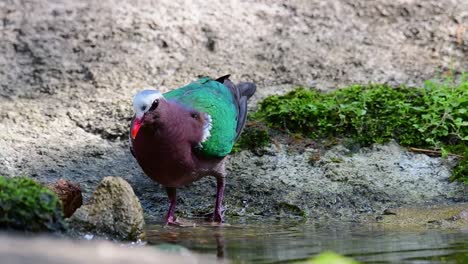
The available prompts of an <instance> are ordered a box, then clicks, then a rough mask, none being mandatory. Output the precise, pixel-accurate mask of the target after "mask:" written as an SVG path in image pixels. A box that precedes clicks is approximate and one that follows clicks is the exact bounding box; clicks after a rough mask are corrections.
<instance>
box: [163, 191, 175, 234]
mask: <svg viewBox="0 0 468 264" xmlns="http://www.w3.org/2000/svg"><path fill="white" fill-rule="evenodd" d="M166 192H167V197H169V210H168V211H167V215H166V221H165V223H164V224H166V225H177V222H176V217H175V215H174V213H175V207H176V202H177V195H176V188H174V187H166Z"/></svg>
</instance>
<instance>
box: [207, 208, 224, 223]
mask: <svg viewBox="0 0 468 264" xmlns="http://www.w3.org/2000/svg"><path fill="white" fill-rule="evenodd" d="M225 212H226V207H221V210H219V211H216V210H215V211H214V212H213V213H208V214H205V215H204V217H205V220H206V221H210V222H218V223H224V213H225Z"/></svg>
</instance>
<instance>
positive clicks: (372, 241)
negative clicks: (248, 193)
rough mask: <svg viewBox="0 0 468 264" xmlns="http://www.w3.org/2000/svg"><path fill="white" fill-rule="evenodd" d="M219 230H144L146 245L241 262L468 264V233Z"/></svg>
mask: <svg viewBox="0 0 468 264" xmlns="http://www.w3.org/2000/svg"><path fill="white" fill-rule="evenodd" d="M229 221H230V224H229V225H224V226H217V225H211V224H207V223H204V222H203V221H197V220H194V221H193V223H194V224H195V227H193V226H189V227H169V228H162V227H161V226H160V224H157V225H152V226H149V227H148V231H147V237H148V243H149V244H160V243H173V244H177V245H180V246H183V247H186V248H189V249H191V250H194V251H196V252H200V253H208V254H216V256H218V257H219V258H226V259H230V260H234V261H235V262H240V263H244V262H247V263H250V262H256V263H282V262H289V261H292V260H304V259H307V258H310V257H311V256H313V255H315V254H317V253H319V252H322V251H324V250H332V251H335V252H338V253H340V254H343V255H346V256H350V257H353V258H355V259H356V260H359V261H362V262H364V263H366V262H367V263H439V262H441V261H443V262H449V263H468V232H463V231H459V230H435V229H426V230H386V229H385V228H383V227H382V226H378V225H366V226H364V225H360V224H357V223H343V222H335V223H330V222H329V223H315V222H312V221H303V220H281V221H279V220H271V219H232V218H231V219H229Z"/></svg>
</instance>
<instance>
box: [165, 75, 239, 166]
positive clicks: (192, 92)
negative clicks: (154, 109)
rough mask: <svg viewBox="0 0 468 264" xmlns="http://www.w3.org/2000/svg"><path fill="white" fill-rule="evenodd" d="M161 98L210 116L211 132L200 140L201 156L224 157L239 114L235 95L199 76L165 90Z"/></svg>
mask: <svg viewBox="0 0 468 264" xmlns="http://www.w3.org/2000/svg"><path fill="white" fill-rule="evenodd" d="M164 97H165V98H166V99H167V100H174V101H176V102H177V103H179V104H181V105H185V106H187V107H190V108H193V109H195V110H197V111H200V112H204V113H207V114H209V115H210V117H211V130H210V134H211V135H210V137H209V138H208V139H207V140H206V141H205V142H203V143H202V148H201V150H200V152H201V153H202V154H203V155H205V156H208V157H224V156H226V155H228V154H229V153H230V152H231V149H232V147H233V145H234V143H235V139H236V135H237V132H236V130H237V120H238V114H239V113H238V106H237V105H236V102H235V99H234V95H233V94H232V93H231V91H230V90H229V89H228V88H227V87H226V86H225V85H223V84H222V83H220V82H217V81H215V80H212V79H210V78H201V79H199V80H198V81H195V82H192V83H190V84H188V85H186V86H184V87H181V88H179V89H176V90H173V91H170V92H167V93H165V94H164Z"/></svg>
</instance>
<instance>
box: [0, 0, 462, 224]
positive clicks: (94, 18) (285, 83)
mask: <svg viewBox="0 0 468 264" xmlns="http://www.w3.org/2000/svg"><path fill="white" fill-rule="evenodd" d="M0 21H1V22H0V32H1V34H0V131H2V133H0V149H1V151H0V174H3V175H6V176H16V175H28V176H31V177H33V178H34V179H36V180H38V181H40V182H43V183H53V182H56V181H57V180H58V179H60V178H64V179H66V180H71V181H72V182H76V183H79V184H80V186H81V187H82V191H83V195H84V198H85V200H87V199H89V198H90V196H91V194H92V192H93V191H94V189H95V188H96V186H97V185H98V184H99V182H100V181H101V179H102V178H103V177H104V176H107V175H119V176H122V177H123V178H125V179H126V180H127V181H128V182H130V183H131V185H132V186H133V187H134V188H135V193H136V194H137V196H138V197H139V198H140V200H141V202H142V204H143V207H144V208H145V212H147V213H148V214H149V215H151V216H157V217H158V219H160V217H162V216H163V214H164V212H165V211H166V206H161V205H162V204H166V203H167V198H166V194H165V192H164V190H163V189H162V188H161V187H160V186H158V185H157V184H155V183H153V182H152V181H151V180H149V179H147V178H146V177H145V176H144V174H143V172H142V171H141V169H140V168H139V167H138V165H137V164H136V162H135V161H134V159H133V158H132V156H131V154H130V152H129V151H128V144H127V133H128V126H129V121H130V118H131V115H132V112H131V98H132V96H133V95H134V94H135V92H136V91H137V90H139V89H141V88H142V87H146V86H152V87H156V88H158V89H160V90H162V91H167V90H168V89H171V88H174V87H178V86H181V85H183V84H186V83H188V82H189V81H190V80H193V79H195V78H196V76H197V75H213V76H218V75H223V74H226V73H232V74H233V79H234V80H236V81H238V80H239V81H240V80H246V81H254V82H256V83H258V87H259V88H258V92H257V94H256V96H255V98H254V99H255V100H258V99H259V98H261V97H264V96H265V95H268V94H273V93H278V92H282V91H285V90H288V89H290V88H291V87H294V86H295V85H306V86H311V85H313V86H317V87H319V88H321V89H329V88H335V87H340V86H343V85H348V84H352V83H368V82H388V83H390V84H399V83H403V84H407V85H414V84H417V85H419V84H421V83H422V81H423V80H425V79H428V78H432V77H437V76H438V73H440V72H442V73H444V72H446V71H447V70H449V69H454V70H455V71H459V70H464V69H465V70H466V69H468V60H467V59H466V58H467V56H468V46H467V45H468V30H466V26H468V2H467V1H465V0H450V1H443V2H441V1H437V0H427V1H413V0H411V1H406V0H397V1H390V2H389V1H386V0H378V1H365V0H352V1H350V0H340V1H326V0H313V1H306V0H292V1H275V2H274V3H273V2H271V1H235V2H229V3H226V1H221V0H209V1H192V2H190V1H189V2H187V1H183V2H179V1H169V0H162V1H150V0H143V1H138V2H137V3H136V2H135V1H131V0H125V1H119V3H118V4H115V2H114V1H111V0H104V1H85V0H78V1H64V0H58V1H51V0H21V1H20V0H7V1H0ZM384 148H385V147H384ZM391 148H392V149H393V152H391V153H393V154H390V158H389V159H387V157H386V156H385V155H387V154H388V153H387V152H386V151H380V152H379V150H378V149H376V150H372V149H367V150H363V152H362V153H361V154H358V155H357V157H359V158H356V157H355V158H352V157H350V158H348V157H346V156H345V157H343V158H342V159H343V160H344V162H342V163H336V164H335V162H331V163H328V164H327V163H323V164H319V165H317V166H311V165H308V163H307V159H308V157H307V155H305V156H304V154H303V153H301V152H291V153H289V152H288V151H286V150H280V151H279V152H278V153H275V151H273V153H274V154H272V155H264V156H263V157H257V156H255V155H253V154H251V153H249V152H242V153H239V154H237V155H234V156H233V157H232V158H231V165H230V168H231V169H230V175H229V176H228V177H229V178H228V187H227V195H226V199H227V200H226V201H227V204H228V206H229V209H228V213H234V214H243V213H249V212H250V213H261V214H276V213H278V210H277V209H275V206H276V204H277V203H278V202H284V203H283V204H284V205H286V204H291V205H295V206H298V208H299V209H300V210H304V211H307V212H308V213H309V215H312V216H315V215H321V214H322V213H323V214H333V215H341V216H353V215H354V214H356V213H359V212H369V211H371V212H372V211H379V210H381V209H382V208H384V206H385V205H386V204H388V205H389V206H393V205H404V204H409V203H415V202H416V203H428V202H455V201H466V200H467V199H468V198H467V197H468V196H467V195H466V187H464V186H462V185H460V184H457V183H452V184H450V183H449V182H448V174H449V170H450V168H451V165H449V164H446V162H444V161H443V160H440V159H432V158H428V157H426V156H425V155H414V154H411V153H408V152H406V151H404V150H402V149H399V148H396V147H391ZM374 151H377V154H376V155H377V156H378V157H380V158H379V159H376V158H375V157H377V156H375V155H374ZM333 153H334V152H333V151H332V152H331V154H330V155H332V154H333ZM379 153H380V154H379ZM382 155H384V156H382ZM390 161H394V162H396V163H395V164H392V163H391V162H390ZM352 162H357V165H354V164H352ZM380 162H384V163H385V164H386V165H380V164H381V163H380ZM421 162H422V163H421ZM398 164H401V166H402V167H403V168H404V170H403V171H402V173H401V175H405V177H401V175H400V173H399V172H400V170H401V168H400V165H398ZM420 164H423V165H420ZM428 168H429V169H428ZM420 169H421V170H422V171H424V173H418V174H416V175H417V176H412V174H411V173H408V171H419V170H420ZM425 172H427V173H425ZM335 173H337V174H335ZM340 173H341V174H340ZM288 176H291V177H288ZM413 187H414V188H416V190H419V191H420V192H421V193H417V192H416V191H412V189H411V188H413ZM401 188H402V190H400V189H401ZM210 190H212V191H211V192H210ZM405 191H408V192H409V195H408V196H406V192H405ZM209 193H211V194H212V195H209ZM178 195H179V206H178V210H179V213H193V212H197V211H206V212H208V211H211V210H212V206H213V204H214V199H215V198H214V195H215V183H214V181H212V180H210V179H206V180H203V181H202V182H199V183H196V184H194V185H193V186H190V187H186V188H182V189H181V190H180V191H179V192H178ZM282 208H283V209H284V208H285V207H284V206H282ZM283 209H282V210H283Z"/></svg>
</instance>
